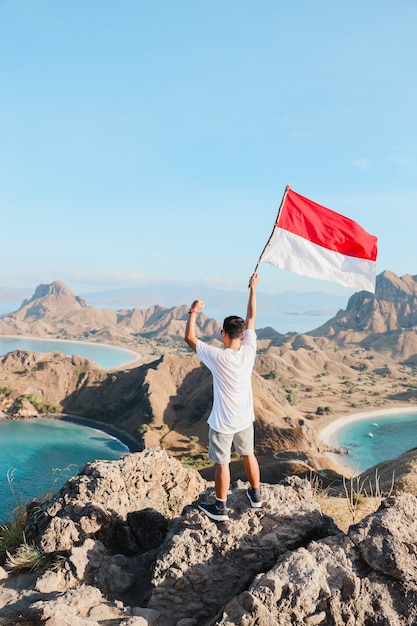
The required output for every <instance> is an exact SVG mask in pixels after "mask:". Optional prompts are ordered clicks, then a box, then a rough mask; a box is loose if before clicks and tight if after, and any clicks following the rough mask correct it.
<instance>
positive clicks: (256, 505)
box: [246, 492, 262, 509]
mask: <svg viewBox="0 0 417 626" xmlns="http://www.w3.org/2000/svg"><path fill="white" fill-rule="evenodd" d="M246 495H247V496H248V500H249V502H250V505H251V507H252V508H253V509H261V508H262V502H254V501H253V500H252V498H251V497H250V495H249V493H248V492H246Z"/></svg>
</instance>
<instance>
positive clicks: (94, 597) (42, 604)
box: [0, 448, 417, 626]
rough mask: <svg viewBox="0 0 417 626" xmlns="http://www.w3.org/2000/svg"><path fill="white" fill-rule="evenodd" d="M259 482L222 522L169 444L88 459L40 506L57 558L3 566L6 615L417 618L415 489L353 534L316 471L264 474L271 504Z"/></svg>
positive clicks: (88, 623) (261, 623)
mask: <svg viewBox="0 0 417 626" xmlns="http://www.w3.org/2000/svg"><path fill="white" fill-rule="evenodd" d="M247 486H248V485H247V484H245V483H243V482H241V481H237V482H235V483H233V484H232V486H231V490H230V496H229V500H228V506H229V512H230V519H229V521H227V522H221V523H216V522H213V521H211V520H210V519H209V518H208V517H206V516H205V515H204V514H203V513H202V512H201V511H200V510H199V509H198V507H197V503H198V500H199V498H207V497H210V495H211V492H212V489H213V485H212V483H209V482H206V481H204V480H203V479H202V478H201V476H200V475H199V474H198V472H196V471H195V470H192V469H184V468H183V467H182V466H181V465H180V464H179V463H178V461H176V460H175V459H173V458H172V457H169V456H168V455H167V454H166V452H164V451H163V450H162V449H161V448H149V449H147V450H145V451H143V452H139V453H135V454H130V455H127V456H125V457H124V458H123V459H121V460H119V461H106V462H104V461H95V462H93V463H89V464H87V465H86V466H85V467H84V468H83V469H82V470H81V471H80V473H79V474H78V475H77V476H75V477H74V478H71V479H70V480H69V481H68V482H67V483H66V484H65V485H64V486H63V487H62V488H61V490H60V491H59V492H58V493H57V494H56V495H55V496H54V497H53V498H52V499H51V500H49V501H47V502H40V501H39V502H33V503H32V504H31V505H30V507H29V508H28V510H27V537H26V541H27V544H28V545H30V546H32V548H34V547H36V548H37V549H39V550H40V551H41V553H42V554H43V564H41V566H40V567H39V568H38V569H37V570H36V571H25V572H23V573H14V572H12V571H11V570H10V568H8V566H7V560H6V563H3V567H0V624H2V626H8V625H12V624H21V625H34V626H35V625H39V624H45V625H47V626H113V625H114V626H116V625H117V624H120V625H122V624H123V625H126V626H128V625H130V626H147V625H149V626H150V625H152V626H232V625H240V626H255V625H256V626H289V625H290V624H291V625H300V626H301V625H305V624H308V625H319V624H321V625H323V626H324V625H326V626H327V625H328V626H330V625H332V626H333V625H336V626H339V625H340V626H342V625H343V626H345V625H346V624H347V625H349V626H358V625H370V624H379V625H386V626H393V625H409V626H411V625H413V624H416V621H417V583H416V573H417V553H416V550H415V549H413V546H415V545H416V544H417V521H416V520H417V500H416V498H415V496H412V495H410V494H406V493H398V494H397V495H396V496H393V497H390V498H387V499H386V500H384V501H382V502H381V505H380V507H379V508H378V510H377V511H376V512H375V513H373V514H371V515H369V516H367V517H365V518H364V519H363V520H362V521H361V522H359V523H357V524H355V525H352V526H350V528H349V529H348V532H347V533H346V534H345V533H343V532H342V531H341V530H340V529H339V528H338V527H337V526H336V525H335V524H334V522H333V520H332V519H331V518H329V517H327V516H326V515H324V514H323V513H322V511H321V509H320V506H319V502H318V500H317V497H316V495H315V492H314V489H313V488H312V486H311V484H310V482H309V481H307V480H305V479H300V478H298V477H289V478H287V479H285V480H283V481H281V482H279V483H278V484H275V485H269V484H265V483H264V484H263V485H262V493H263V507H262V509H252V508H250V506H249V502H248V499H247V498H246V488H247ZM9 556H10V555H9ZM12 556H13V555H12ZM11 560H12V561H13V558H11Z"/></svg>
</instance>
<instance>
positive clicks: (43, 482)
mask: <svg viewBox="0 0 417 626" xmlns="http://www.w3.org/2000/svg"><path fill="white" fill-rule="evenodd" d="M128 451H129V450H128V448H127V447H126V446H125V445H124V444H123V443H122V442H121V441H119V440H118V439H115V438H114V437H111V436H110V435H107V434H106V433H104V432H102V431H100V430H96V429H94V428H89V427H87V426H80V425H78V424H77V425H75V424H71V423H69V422H63V421H60V420H54V419H46V418H41V419H36V420H8V419H1V418H0V521H6V520H8V519H10V517H11V514H12V512H13V510H14V509H15V508H16V505H17V504H22V503H24V502H27V501H28V500H31V499H32V498H34V497H35V496H37V495H40V494H42V493H45V492H46V491H48V489H49V488H50V487H51V485H52V484H54V491H55V490H57V489H59V487H61V486H62V485H63V484H64V482H65V481H66V480H67V479H68V478H69V477H70V476H74V475H75V474H77V473H78V471H79V470H80V468H81V467H82V466H83V465H85V463H87V462H88V461H93V460H95V459H108V460H112V459H119V458H120V457H121V456H122V455H123V454H125V453H126V452H128ZM8 476H9V477H10V478H11V479H12V480H11V487H12V489H13V491H14V494H15V496H14V495H13V493H12V490H11V487H10V485H9V482H8ZM55 481H56V482H55ZM16 501H17V502H16Z"/></svg>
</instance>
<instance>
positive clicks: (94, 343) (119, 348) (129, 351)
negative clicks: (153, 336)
mask: <svg viewBox="0 0 417 626" xmlns="http://www.w3.org/2000/svg"><path fill="white" fill-rule="evenodd" d="M2 337H4V339H18V340H19V339H23V340H24V339H28V340H30V341H56V342H60V343H75V344H81V345H88V346H102V347H103V348H106V349H111V350H115V351H116V350H117V351H119V352H126V353H127V354H130V355H131V356H132V358H131V359H130V360H128V361H123V362H122V363H120V365H118V366H115V367H102V368H101V369H104V370H107V371H110V370H114V369H118V368H120V367H125V366H127V365H132V363H135V362H136V361H139V360H141V359H143V354H142V353H141V352H136V351H135V350H132V349H130V348H124V347H122V346H114V345H112V344H110V343H102V342H98V341H82V340H81V339H58V338H57V337H34V336H33V335H1V334H0V339H1V338H2ZM67 356H71V355H67ZM90 360H92V359H90ZM97 365H98V364H97ZM99 367H101V366H100V365H99Z"/></svg>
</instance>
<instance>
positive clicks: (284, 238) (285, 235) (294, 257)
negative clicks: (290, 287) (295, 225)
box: [260, 227, 376, 293]
mask: <svg viewBox="0 0 417 626" xmlns="http://www.w3.org/2000/svg"><path fill="white" fill-rule="evenodd" d="M260 262H265V263H270V264H271V265H275V267H279V268H281V269H283V270H289V271H290V272H295V273H296V274H303V275H304V276H310V277H311V278H319V279H321V280H330V281H333V282H336V283H341V284H342V285H345V286H346V287H356V288H357V289H361V290H365V291H370V292H371V293H374V292H375V277H376V263H375V261H369V260H367V259H360V258H357V257H352V256H347V255H344V254H340V252H335V251H333V250H328V249H327V248H323V247H322V246H319V245H317V244H315V243H312V242H311V241H308V239H304V237H300V236H299V235H295V234H293V233H290V232H289V231H287V230H284V229H282V228H279V227H276V228H275V230H274V232H273V234H272V237H271V239H270V241H269V243H268V245H267V247H266V249H265V250H264V252H263V254H262V257H261V259H260Z"/></svg>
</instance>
